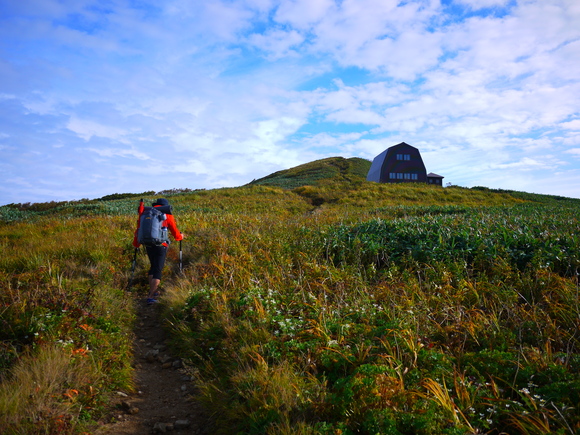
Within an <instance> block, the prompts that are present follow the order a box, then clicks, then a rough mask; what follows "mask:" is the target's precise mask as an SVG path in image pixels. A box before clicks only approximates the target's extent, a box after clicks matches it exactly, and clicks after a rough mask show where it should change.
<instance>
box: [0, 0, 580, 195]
mask: <svg viewBox="0 0 580 435" xmlns="http://www.w3.org/2000/svg"><path fill="white" fill-rule="evenodd" d="M579 29H580V6H579V5H578V4H577V2H576V1H574V0H554V1H550V2H545V1H541V0H509V1H508V0H478V1H475V0H453V1H450V2H439V1H437V0H411V1H406V2H399V1H395V0H344V1H335V0H309V1H306V0H276V1H274V0H235V1H225V0H215V1H212V2H205V1H201V0H193V1H191V0H169V1H167V2H161V3H159V2H152V1H149V0H145V1H142V2H139V3H130V2H129V3H128V2H125V1H122V0H112V1H110V2H107V3H106V4H105V3H102V2H98V1H96V0H81V1H77V0H58V1H57V0H42V1H39V0H22V1H19V2H4V3H3V4H2V5H0V154H1V157H2V159H1V162H0V169H1V170H2V172H3V175H5V177H4V178H5V180H6V181H5V182H4V183H3V185H2V187H0V203H7V202H25V201H42V200H51V199H53V198H55V199H56V198H59V199H66V198H63V197H68V199H74V198H81V197H97V196H103V195H106V194H110V193H114V192H115V191H126V192H129V191H135V192H138V191H143V190H161V189H169V188H174V187H190V188H198V187H205V188H212V187H222V186H228V185H230V186H231V185H241V184H245V183H247V182H248V181H250V180H251V179H253V178H258V177H261V176H265V175H267V174H269V173H270V172H274V171H276V170H280V169H284V168H288V167H291V166H295V165H297V164H300V163H305V162H307V161H311V160H314V159H317V158H324V157H330V156H335V155H342V156H344V157H351V156H359V157H364V158H368V159H372V158H373V157H374V156H375V155H377V154H378V153H380V152H381V151H383V150H384V149H385V148H387V147H388V146H391V145H394V144H396V143H398V142H400V141H405V142H407V143H410V144H412V145H415V146H417V147H418V148H419V149H420V150H421V151H422V152H423V154H424V159H425V161H426V164H427V166H428V170H429V171H433V172H436V173H438V174H441V175H444V176H445V181H446V182H448V181H449V182H452V183H453V184H460V185H465V186H473V185H488V186H490V187H501V188H507V189H510V188H513V189H518V190H528V191H535V192H544V193H553V194H560V195H568V196H579V194H578V192H579V190H578V186H579V185H580V156H579V152H578V149H579V148H580V114H579V113H578V107H580V77H579V76H580V30H579ZM95 163H98V164H95ZM151 174H156V175H158V177H157V178H155V179H153V180H152V179H151V178H152V177H151ZM563 174H565V175H563ZM563 178H565V179H566V183H562V182H561V180H562V179H563Z"/></svg>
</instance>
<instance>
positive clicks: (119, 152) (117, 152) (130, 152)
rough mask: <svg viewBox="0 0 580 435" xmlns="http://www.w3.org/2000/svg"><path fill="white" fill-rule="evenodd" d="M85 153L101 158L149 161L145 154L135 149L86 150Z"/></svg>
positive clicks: (149, 158)
mask: <svg viewBox="0 0 580 435" xmlns="http://www.w3.org/2000/svg"><path fill="white" fill-rule="evenodd" d="M86 150H87V151H90V152H93V153H96V154H98V155H99V156H101V157H127V158H136V159H139V160H151V157H149V156H148V155H147V154H145V153H143V152H141V151H138V150H135V149H120V148H86Z"/></svg>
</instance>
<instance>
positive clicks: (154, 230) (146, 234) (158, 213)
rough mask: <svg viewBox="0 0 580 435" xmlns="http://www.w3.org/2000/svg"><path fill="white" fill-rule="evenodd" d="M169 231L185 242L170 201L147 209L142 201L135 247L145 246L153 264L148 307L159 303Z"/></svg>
mask: <svg viewBox="0 0 580 435" xmlns="http://www.w3.org/2000/svg"><path fill="white" fill-rule="evenodd" d="M168 229H169V231H170V232H171V234H172V235H173V238H174V239H175V240H176V241H180V240H183V237H184V236H183V234H182V233H181V232H180V231H179V230H178V229H177V224H176V223H175V219H174V218H173V214H172V211H171V206H170V205H169V201H167V200H166V199H165V198H159V199H158V200H157V201H155V202H154V203H153V204H152V207H145V206H144V205H143V200H141V202H140V203H139V219H138V220H137V229H136V230H135V236H134V238H133V246H134V247H135V248H139V247H140V246H141V245H145V249H146V250H147V256H148V257H149V262H150V263H151V268H150V269H149V272H148V276H149V294H148V295H147V304H148V305H151V304H154V303H156V302H157V296H158V294H159V293H158V288H159V283H160V282H161V272H162V271H163V266H164V265H165V258H166V256H167V247H168V246H169V244H170V243H171V242H170V241H169V237H168V236H167V232H168V231H167V230H168Z"/></svg>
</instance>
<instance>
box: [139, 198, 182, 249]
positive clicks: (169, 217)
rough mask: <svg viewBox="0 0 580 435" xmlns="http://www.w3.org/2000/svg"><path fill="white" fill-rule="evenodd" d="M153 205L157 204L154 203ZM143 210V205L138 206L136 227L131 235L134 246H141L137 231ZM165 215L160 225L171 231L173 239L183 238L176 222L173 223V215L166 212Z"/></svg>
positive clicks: (165, 244)
mask: <svg viewBox="0 0 580 435" xmlns="http://www.w3.org/2000/svg"><path fill="white" fill-rule="evenodd" d="M155 207H159V206H157V205H156V206H155ZM143 210H144V208H143V207H139V217H138V218H137V229H136V230H135V234H134V236H133V246H134V247H136V248H138V247H140V246H141V244H140V243H139V242H138V241H137V233H138V232H139V226H140V225H141V215H142V214H143ZM165 216H166V217H167V219H165V220H164V221H163V224H162V225H163V226H164V227H167V228H168V229H169V231H171V234H172V235H173V238H174V239H175V241H177V242H179V241H180V240H183V235H182V234H181V232H180V231H179V230H178V229H177V224H176V223H175V218H174V217H173V215H171V214H166V215H165ZM163 246H168V244H167V243H164V244H163Z"/></svg>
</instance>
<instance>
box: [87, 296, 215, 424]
mask: <svg viewBox="0 0 580 435" xmlns="http://www.w3.org/2000/svg"><path fill="white" fill-rule="evenodd" d="M135 304H136V312H137V321H136V327H135V331H134V339H133V341H134V343H133V354H134V363H133V364H134V369H135V377H134V382H135V387H136V392H135V393H130V394H127V393H126V392H122V391H119V392H117V393H116V397H115V403H114V405H116V406H115V408H114V410H113V412H112V413H110V415H109V416H107V418H106V419H105V420H104V421H103V423H102V426H101V427H99V429H98V430H97V431H96V432H94V434H95V435H105V434H107V435H109V434H110V435H146V434H155V433H168V434H170V435H205V434H207V433H208V432H207V419H206V417H205V413H204V411H203V409H202V408H201V406H200V405H199V404H197V403H196V401H195V400H194V399H195V395H196V391H195V385H194V384H193V382H192V379H191V376H190V375H189V374H188V373H187V371H186V370H185V369H184V368H183V365H182V362H181V360H180V359H179V358H175V357H174V356H172V355H171V354H170V352H169V349H168V346H167V344H166V334H165V331H164V330H163V328H162V325H161V320H160V314H159V313H160V307H159V305H151V306H148V305H146V303H145V301H144V299H143V298H140V299H139V300H136V301H135Z"/></svg>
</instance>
